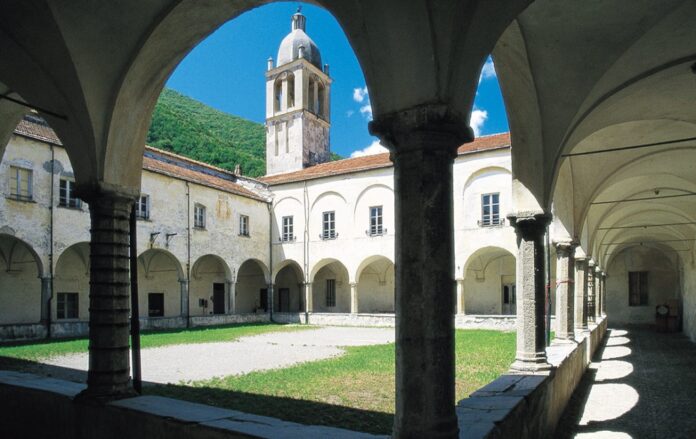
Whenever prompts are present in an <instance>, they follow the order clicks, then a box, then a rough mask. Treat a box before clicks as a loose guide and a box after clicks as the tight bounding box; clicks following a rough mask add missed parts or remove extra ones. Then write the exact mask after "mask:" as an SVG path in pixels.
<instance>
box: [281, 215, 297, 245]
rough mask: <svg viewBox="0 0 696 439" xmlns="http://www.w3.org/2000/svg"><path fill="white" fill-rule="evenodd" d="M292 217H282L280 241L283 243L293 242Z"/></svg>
mask: <svg viewBox="0 0 696 439" xmlns="http://www.w3.org/2000/svg"><path fill="white" fill-rule="evenodd" d="M292 218H293V217H291V216H284V217H283V236H282V237H281V239H282V240H283V241H294V240H295V235H294V233H295V231H294V227H293V219H292Z"/></svg>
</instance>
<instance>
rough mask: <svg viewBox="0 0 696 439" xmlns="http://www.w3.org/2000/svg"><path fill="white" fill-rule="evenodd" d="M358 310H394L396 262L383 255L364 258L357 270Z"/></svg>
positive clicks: (376, 311) (386, 311) (390, 311)
mask: <svg viewBox="0 0 696 439" xmlns="http://www.w3.org/2000/svg"><path fill="white" fill-rule="evenodd" d="M355 280H356V283H357V285H356V288H357V294H358V312H361V313H393V312H394V263H393V262H392V261H391V260H390V259H389V258H387V257H386V256H382V255H374V256H370V257H368V258H366V259H364V260H363V261H362V262H361V263H360V265H359V266H358V269H357V270H356V272H355Z"/></svg>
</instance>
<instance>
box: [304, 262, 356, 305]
mask: <svg viewBox="0 0 696 439" xmlns="http://www.w3.org/2000/svg"><path fill="white" fill-rule="evenodd" d="M310 281H311V282H312V310H313V311H315V312H338V313H347V312H350V275H349V273H348V269H347V268H346V266H345V265H343V263H341V262H340V261H339V260H338V259H333V258H326V259H322V260H320V261H319V262H317V263H316V264H315V265H314V267H313V268H312V270H311V272H310ZM331 288H333V289H334V290H333V292H332V291H331Z"/></svg>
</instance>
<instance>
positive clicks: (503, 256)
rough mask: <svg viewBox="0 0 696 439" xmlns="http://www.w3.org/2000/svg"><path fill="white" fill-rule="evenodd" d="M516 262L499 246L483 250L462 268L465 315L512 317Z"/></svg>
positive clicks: (514, 302) (515, 301)
mask: <svg viewBox="0 0 696 439" xmlns="http://www.w3.org/2000/svg"><path fill="white" fill-rule="evenodd" d="M515 263H516V260H515V256H514V255H513V254H512V253H510V251H508V250H506V249H504V248H502V247H493V246H490V247H484V248H480V249H478V250H476V251H475V252H474V253H473V254H471V255H470V256H469V257H468V258H467V260H466V263H465V265H464V271H463V278H464V285H463V298H464V310H465V313H466V314H490V315H494V314H515V312H516V303H517V300H516V285H515V282H516V279H515V274H516V266H515Z"/></svg>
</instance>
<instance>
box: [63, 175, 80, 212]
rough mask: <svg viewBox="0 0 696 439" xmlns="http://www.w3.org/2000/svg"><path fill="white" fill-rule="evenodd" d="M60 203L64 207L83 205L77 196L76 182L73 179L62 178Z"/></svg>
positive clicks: (77, 207) (76, 207)
mask: <svg viewBox="0 0 696 439" xmlns="http://www.w3.org/2000/svg"><path fill="white" fill-rule="evenodd" d="M58 205H59V206H63V207H73V208H75V209H79V208H80V207H82V201H81V200H80V199H79V198H77V197H76V196H75V182H74V181H72V180H66V179H63V178H61V179H60V189H59V191H58Z"/></svg>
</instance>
